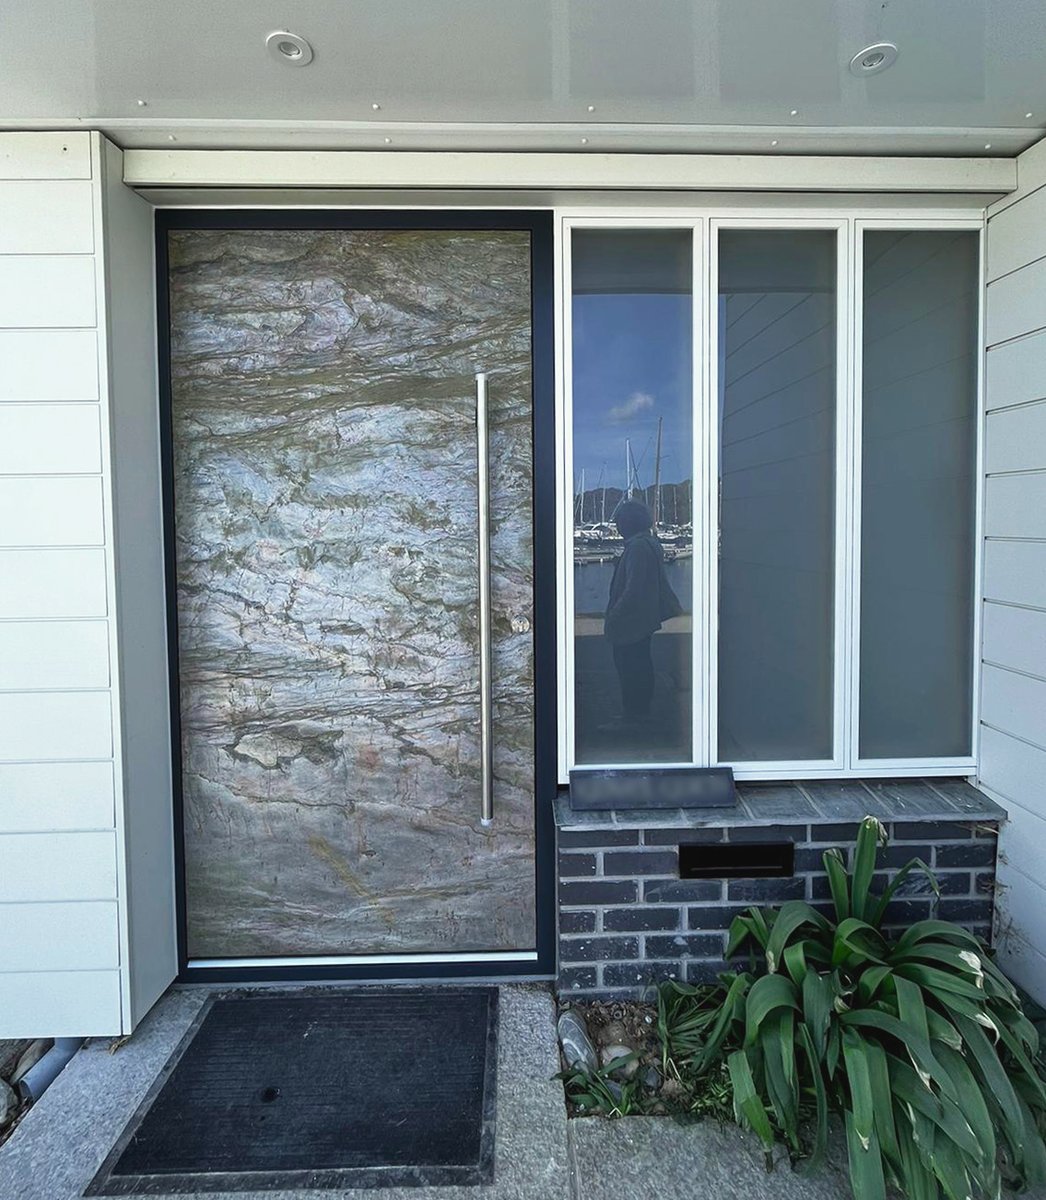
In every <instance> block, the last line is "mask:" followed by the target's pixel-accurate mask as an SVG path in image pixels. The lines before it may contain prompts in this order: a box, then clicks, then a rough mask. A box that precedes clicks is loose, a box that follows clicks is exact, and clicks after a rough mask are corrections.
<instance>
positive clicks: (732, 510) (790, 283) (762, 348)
mask: <svg viewBox="0 0 1046 1200" xmlns="http://www.w3.org/2000/svg"><path fill="white" fill-rule="evenodd" d="M835 278H836V235H835V233H834V231H831V230H814V231H796V230H780V229H778V230H723V231H722V232H721V233H720V236H719V397H718V404H719V413H718V416H719V430H720V434H719V437H720V489H721V490H720V545H719V709H718V713H719V718H718V724H719V738H718V741H719V759H720V761H721V762H727V763H735V762H768V761H781V760H793V759H824V758H830V757H831V756H832V748H833V745H832V744H833V721H832V714H833V679H834V672H833V644H834V618H833V613H834V596H835V586H834V574H835V553H834V537H835V519H834V509H835V409H836V285H835Z"/></svg>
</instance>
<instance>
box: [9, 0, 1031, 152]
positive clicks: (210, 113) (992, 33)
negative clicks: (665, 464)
mask: <svg viewBox="0 0 1046 1200" xmlns="http://www.w3.org/2000/svg"><path fill="white" fill-rule="evenodd" d="M279 29H289V30H290V31H292V32H293V33H296V34H299V35H301V36H302V37H304V38H306V39H307V40H308V42H309V43H310V44H311V46H312V48H313V51H314V58H313V60H312V62H311V63H310V64H309V65H308V66H305V67H302V68H295V67H290V66H288V65H286V64H284V63H282V62H277V61H275V59H274V58H273V57H272V55H270V54H269V53H268V52H267V51H266V48H265V38H266V37H267V35H268V34H270V33H271V32H273V31H274V30H279ZM883 40H887V41H892V42H895V43H896V44H897V46H898V47H899V49H900V54H899V57H898V60H897V62H896V63H895V64H894V65H893V66H892V67H890V68H889V69H888V70H886V71H883V72H882V73H881V74H877V75H874V76H870V77H867V78H856V77H855V76H854V75H852V74H851V73H850V71H849V69H848V63H849V61H850V58H851V57H852V56H853V55H854V54H855V53H856V52H857V51H859V50H861V49H862V48H863V47H865V46H867V45H869V44H871V43H873V42H878V41H883ZM0 61H2V62H3V69H2V71H0V127H4V128H49V127H50V128H70V127H73V126H76V125H85V126H87V127H91V128H100V129H102V130H104V131H105V132H106V133H108V134H109V135H110V136H111V137H113V138H114V140H115V141H117V142H118V143H119V144H121V145H123V146H132V147H159V146H167V147H171V143H172V142H175V143H177V145H178V146H179V147H183V146H184V147H186V148H224V147H232V148H251V147H258V148H294V149H299V148H301V149H304V148H312V149H327V148H351V149H371V148H375V149H380V148H384V149H389V150H390V151H395V150H400V149H406V150H435V149H462V150H469V149H477V150H479V149H483V150H499V149H505V150H512V149H520V150H524V149H525V150H575V151H576V150H581V149H585V148H588V149H591V150H595V151H625V150H630V151H641V150H642V151H646V150H653V151H665V152H687V151H689V152H697V153H709V152H721V153H783V154H832V153H842V154H855V153H857V154H860V153H867V154H884V153H886V154H919V155H925V154H968V155H984V153H985V151H986V148H988V147H990V153H991V155H992V156H998V155H1011V154H1015V153H1017V152H1019V151H1020V150H1022V149H1024V148H1025V147H1026V146H1028V145H1030V144H1031V143H1032V142H1034V141H1037V140H1038V139H1039V138H1041V137H1042V136H1043V132H1044V130H1046V2H1044V0H846V2H844V0H296V2H295V3H293V4H287V3H285V2H284V3H275V2H273V0H167V2H166V3H155V2H152V0H2V3H0ZM1028 114H1031V115H1028ZM582 139H585V140H582Z"/></svg>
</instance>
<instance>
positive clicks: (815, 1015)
mask: <svg viewBox="0 0 1046 1200" xmlns="http://www.w3.org/2000/svg"><path fill="white" fill-rule="evenodd" d="M831 1019H832V985H831V984H830V983H829V981H828V978H827V977H826V976H824V975H819V974H818V973H817V972H816V971H808V972H807V973H806V978H805V979H804V980H803V1021H804V1022H805V1023H806V1028H807V1030H808V1031H809V1034H810V1038H811V1041H812V1042H813V1046H814V1050H815V1051H816V1053H817V1058H818V1067H820V1060H821V1059H822V1058H823V1057H824V1053H825V1048H826V1044H827V1040H828V1025H829V1022H830V1021H831Z"/></svg>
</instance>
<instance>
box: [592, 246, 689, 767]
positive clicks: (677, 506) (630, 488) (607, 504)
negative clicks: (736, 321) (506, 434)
mask: <svg viewBox="0 0 1046 1200" xmlns="http://www.w3.org/2000/svg"><path fill="white" fill-rule="evenodd" d="M692 263H693V246H692V234H691V232H690V230H689V229H683V230H678V229H672V230H646V229H644V230H607V231H603V230H574V231H573V233H572V235H571V268H572V289H573V298H572V306H571V312H572V330H573V337H572V356H573V410H574V422H573V432H574V462H573V476H574V614H575V616H574V668H575V673H574V680H575V684H574V714H575V729H576V740H575V755H576V761H577V762H578V763H631V762H637V763H640V762H689V761H690V758H691V742H692V737H691V727H692V711H693V710H692V706H691V703H692V690H691V681H690V669H691V668H690V664H691V650H692V645H693V618H692V611H693V605H692V595H693V569H694V558H693V526H692V523H691V515H692V511H693V467H692V464H693V448H692V437H691V430H692V428H693V403H692V395H693V352H692V341H693V333H692V330H693V297H692V286H693V285H692V276H693V267H692ZM626 501H629V502H630V504H629V508H628V509H622V507H621V506H622V504H623V503H624V502H626ZM629 512H631V515H632V518H633V523H632V524H631V525H629V524H628V523H627V520H626V523H625V526H624V528H623V529H621V530H619V529H618V528H617V526H616V523H615V518H616V517H618V516H621V515H623V514H624V516H625V517H627V515H628V513H629ZM646 522H649V525H650V527H651V528H650V529H649V531H644V530H643V528H642V526H643V524H644V523H646ZM622 533H623V534H624V536H622ZM676 601H678V603H677V602H676Z"/></svg>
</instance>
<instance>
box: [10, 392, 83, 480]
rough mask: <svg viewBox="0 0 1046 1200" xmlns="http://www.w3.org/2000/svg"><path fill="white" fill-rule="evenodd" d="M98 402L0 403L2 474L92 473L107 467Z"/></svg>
mask: <svg viewBox="0 0 1046 1200" xmlns="http://www.w3.org/2000/svg"><path fill="white" fill-rule="evenodd" d="M100 422H101V410H100V408H99V406H98V405H97V404H0V475H48V474H55V475H87V474H92V473H97V472H99V471H101V469H102V436H101V424H100Z"/></svg>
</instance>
